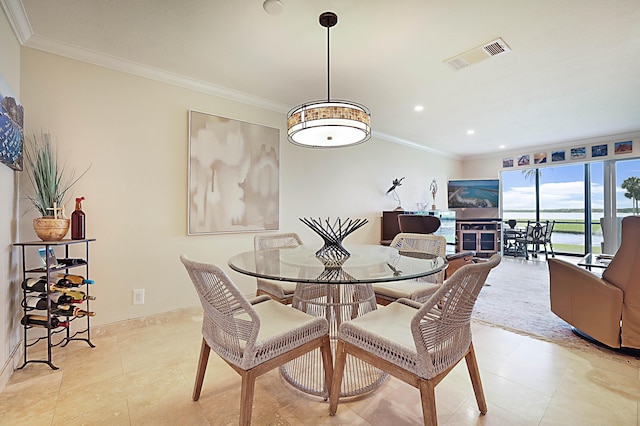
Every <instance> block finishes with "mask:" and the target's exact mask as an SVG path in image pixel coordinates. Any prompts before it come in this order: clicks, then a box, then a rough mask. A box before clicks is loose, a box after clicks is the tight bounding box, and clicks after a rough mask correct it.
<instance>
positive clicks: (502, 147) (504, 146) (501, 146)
mask: <svg viewBox="0 0 640 426" xmlns="http://www.w3.org/2000/svg"><path fill="white" fill-rule="evenodd" d="M506 147H507V146H506V145H500V146H499V147H498V148H500V149H505V148H506Z"/></svg>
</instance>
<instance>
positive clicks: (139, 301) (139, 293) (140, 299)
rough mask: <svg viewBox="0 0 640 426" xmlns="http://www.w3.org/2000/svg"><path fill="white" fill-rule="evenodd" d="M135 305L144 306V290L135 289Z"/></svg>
mask: <svg viewBox="0 0 640 426" xmlns="http://www.w3.org/2000/svg"><path fill="white" fill-rule="evenodd" d="M133 304H134V305H144V288H135V289H133Z"/></svg>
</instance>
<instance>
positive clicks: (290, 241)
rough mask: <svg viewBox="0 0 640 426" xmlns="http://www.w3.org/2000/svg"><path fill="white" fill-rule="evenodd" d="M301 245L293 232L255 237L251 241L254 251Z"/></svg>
mask: <svg viewBox="0 0 640 426" xmlns="http://www.w3.org/2000/svg"><path fill="white" fill-rule="evenodd" d="M301 244H302V241H301V240H300V237H298V234H295V233H293V232H290V233H283V234H265V235H256V236H255V238H254V239H253V247H254V249H255V250H269V249H276V248H294V247H298V246H299V245H301Z"/></svg>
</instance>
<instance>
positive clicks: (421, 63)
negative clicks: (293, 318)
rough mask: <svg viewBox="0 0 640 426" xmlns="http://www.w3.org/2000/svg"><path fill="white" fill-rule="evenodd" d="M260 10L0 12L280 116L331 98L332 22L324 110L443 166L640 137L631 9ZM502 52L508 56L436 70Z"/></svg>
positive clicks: (406, 6)
mask: <svg viewBox="0 0 640 426" xmlns="http://www.w3.org/2000/svg"><path fill="white" fill-rule="evenodd" d="M262 1H263V0H135V1H131V0H58V1H52V0H22V1H20V0H0V3H2V5H3V7H4V9H5V11H6V12H7V15H8V16H9V19H10V21H11V22H12V25H13V26H14V31H16V32H17V33H18V38H19V40H20V41H21V42H22V43H23V44H24V45H26V46H31V47H35V48H38V49H43V50H47V51H51V52H54V53H58V54H63V55H66V56H70V57H75V58H79V59H82V60H87V61H91V62H95V63H99V64H101V65H106V66H111V67H114V68H118V69H123V70H125V71H130V72H136V73H138V74H143V75H147V76H151V77H153V78H158V79H161V80H162V79H164V80H165V81H173V82H181V84H185V82H190V83H189V84H192V85H193V86H194V87H198V88H199V89H201V90H204V91H207V92H211V93H216V94H221V95H223V96H228V97H232V98H237V99H240V100H243V101H246V102H250V103H254V104H257V105H261V106H266V107H268V108H272V109H275V110H279V111H283V112H286V111H287V110H288V109H289V108H291V107H293V106H295V105H298V104H300V103H302V102H305V101H311V100H316V99H324V98H326V91H327V88H326V79H327V76H326V56H327V53H326V29H324V28H323V27H321V26H320V25H319V24H318V16H319V15H320V13H322V12H325V11H333V12H335V13H336V14H337V15H338V24H337V25H336V26H335V27H333V28H332V29H331V97H332V98H333V99H348V100H351V101H356V102H359V103H362V104H365V105H366V106H368V107H369V109H370V110H371V113H372V128H373V131H374V134H375V135H376V136H379V137H383V138H386V139H390V140H395V141H399V142H404V143H409V144H416V145H420V146H423V147H426V148H427V149H432V150H435V151H438V152H445V153H448V154H449V155H452V156H460V157H463V158H464V157H465V156H469V155H479V154H483V153H489V152H496V151H498V150H499V148H498V147H499V146H500V145H505V146H506V149H507V150H516V149H524V148H527V147H533V146H541V145H549V144H556V143H563V142H567V141H573V140H581V139H588V138H592V137H599V136H608V135H616V134H622V133H628V132H635V131H639V130H640V1H638V0H609V1H604V0H537V1H534V0H503V1H500V0H483V1H478V0H467V1H465V0H400V1H393V2H392V1H381V0H322V1H321V0H282V2H283V3H284V8H283V10H282V13H280V14H279V15H269V14H267V13H266V12H265V11H264V10H263V8H262ZM22 7H23V9H22ZM498 37H502V38H503V39H504V40H505V41H506V43H507V44H508V45H509V46H510V48H511V52H509V53H506V54H502V55H499V56H496V57H493V58H489V59H487V60H485V61H482V62H479V63H477V64H474V65H471V66H470V67H467V68H464V69H461V70H458V71H455V70H453V69H451V68H450V67H449V66H448V65H447V64H446V63H445V62H444V60H446V59H448V58H450V57H452V56H456V55H458V54H460V53H463V52H465V51H467V50H470V49H473V48H475V47H478V46H480V45H482V44H484V43H486V42H489V41H492V40H494V39H496V38H498ZM418 104H420V105H423V106H424V111H422V112H419V113H417V112H415V111H414V109H413V108H414V106H415V105H418ZM283 121H284V119H283ZM468 129H473V130H475V134H474V135H472V136H469V135H467V130H468Z"/></svg>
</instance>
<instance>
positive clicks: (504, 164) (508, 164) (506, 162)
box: [502, 157, 513, 168]
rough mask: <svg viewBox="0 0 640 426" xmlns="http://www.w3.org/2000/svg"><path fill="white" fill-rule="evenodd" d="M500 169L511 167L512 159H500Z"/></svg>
mask: <svg viewBox="0 0 640 426" xmlns="http://www.w3.org/2000/svg"><path fill="white" fill-rule="evenodd" d="M502 167H503V168H505V167H513V157H511V158H503V159H502Z"/></svg>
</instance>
